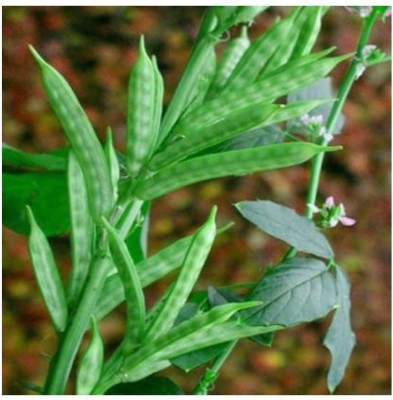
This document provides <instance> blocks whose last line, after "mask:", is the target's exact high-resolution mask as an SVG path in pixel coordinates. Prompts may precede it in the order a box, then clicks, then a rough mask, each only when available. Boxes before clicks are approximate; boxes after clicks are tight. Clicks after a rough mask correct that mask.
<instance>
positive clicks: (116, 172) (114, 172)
mask: <svg viewBox="0 0 393 400" xmlns="http://www.w3.org/2000/svg"><path fill="white" fill-rule="evenodd" d="M105 156H106V162H107V164H108V169H109V173H110V177H111V183H112V190H113V197H114V199H115V200H116V199H117V196H118V188H117V185H118V183H119V179H120V166H119V160H118V159H117V155H116V150H115V148H114V146H113V135H112V129H111V128H108V129H107V131H106V143H105Z"/></svg>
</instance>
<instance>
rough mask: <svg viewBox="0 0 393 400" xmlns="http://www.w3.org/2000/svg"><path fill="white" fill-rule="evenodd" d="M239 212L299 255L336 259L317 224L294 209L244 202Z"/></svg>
mask: <svg viewBox="0 0 393 400" xmlns="http://www.w3.org/2000/svg"><path fill="white" fill-rule="evenodd" d="M236 208H237V209H238V210H239V212H240V213H241V214H242V215H243V217H244V218H246V219H247V220H248V221H250V222H252V223H253V224H254V225H256V226H257V227H258V228H259V229H261V230H262V231H264V232H266V233H267V234H269V235H271V236H274V237H276V238H277V239H280V240H283V241H285V242H287V243H289V244H290V245H291V246H293V247H295V248H296V249H297V250H299V251H304V252H305V253H310V254H314V255H316V256H319V257H323V258H331V257H333V256H334V253H333V250H332V248H331V246H330V244H329V242H328V241H327V239H326V238H325V236H324V235H323V234H322V233H321V232H320V231H319V230H318V229H317V228H316V226H315V225H314V224H313V222H312V221H310V220H309V219H308V218H306V217H303V216H300V215H298V214H296V212H295V211H294V210H292V209H291V208H288V207H284V206H281V205H279V204H276V203H273V202H271V201H266V200H264V201H262V200H258V201H242V202H240V203H237V204H236Z"/></svg>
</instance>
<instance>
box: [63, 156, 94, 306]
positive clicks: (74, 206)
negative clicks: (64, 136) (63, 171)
mask: <svg viewBox="0 0 393 400" xmlns="http://www.w3.org/2000/svg"><path fill="white" fill-rule="evenodd" d="M67 174H68V197H69V201H70V216H71V253H72V268H71V272H70V278H69V283H68V303H69V307H70V309H73V308H74V306H75V305H76V304H77V303H78V300H79V298H80V296H81V294H82V289H83V286H84V284H85V282H86V278H87V275H88V273H89V266H90V263H91V260H92V254H93V245H94V223H93V220H92V219H91V216H90V213H89V204H88V196H87V191H86V185H85V180H84V177H83V173H82V169H81V167H80V165H79V163H78V160H77V158H76V156H75V154H74V152H73V151H70V153H69V156H68V170H67Z"/></svg>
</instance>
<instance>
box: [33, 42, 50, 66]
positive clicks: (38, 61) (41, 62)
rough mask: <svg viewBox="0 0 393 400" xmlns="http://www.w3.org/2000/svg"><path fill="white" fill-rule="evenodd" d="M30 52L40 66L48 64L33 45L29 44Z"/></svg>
mask: <svg viewBox="0 0 393 400" xmlns="http://www.w3.org/2000/svg"><path fill="white" fill-rule="evenodd" d="M29 50H30V52H31V54H32V55H33V57H34V59H35V60H36V61H37V63H38V64H39V65H40V66H42V65H45V64H46V62H45V60H44V59H43V58H42V57H41V56H40V54H39V53H38V51H37V50H36V49H35V48H34V47H33V46H32V45H31V44H29Z"/></svg>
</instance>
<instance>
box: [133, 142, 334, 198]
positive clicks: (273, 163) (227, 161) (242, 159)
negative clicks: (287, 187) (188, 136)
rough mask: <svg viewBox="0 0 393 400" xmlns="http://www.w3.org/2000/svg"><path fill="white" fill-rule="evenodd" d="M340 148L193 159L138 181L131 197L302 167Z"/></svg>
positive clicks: (266, 149) (281, 148)
mask: <svg viewBox="0 0 393 400" xmlns="http://www.w3.org/2000/svg"><path fill="white" fill-rule="evenodd" d="M339 149H340V147H323V146H317V145H314V144H311V143H307V142H293V143H280V144H272V145H267V146H262V147H256V148H251V149H243V150H234V151H228V152H222V153H216V154H209V155H206V156H202V157H195V158H191V159H188V160H185V161H182V162H180V163H177V164H173V165H170V166H168V167H166V168H163V169H162V170H160V171H159V172H158V173H157V174H155V175H154V176H153V177H151V178H149V179H146V180H144V181H141V182H140V183H139V184H138V185H137V186H136V187H135V190H134V195H135V196H137V197H138V198H140V199H143V200H152V199H155V198H157V197H160V196H162V195H164V194H165V193H169V192H171V191H173V190H176V189H179V188H181V187H184V186H187V185H190V184H192V183H196V182H202V181H205V180H208V179H213V178H220V177H223V176H230V175H246V174H251V173H253V172H257V171H268V170H272V169H277V168H284V167H289V166H292V165H297V164H301V163H303V162H305V161H307V160H309V159H310V158H311V157H313V156H315V155H316V154H318V153H320V152H326V151H335V150H339Z"/></svg>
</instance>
